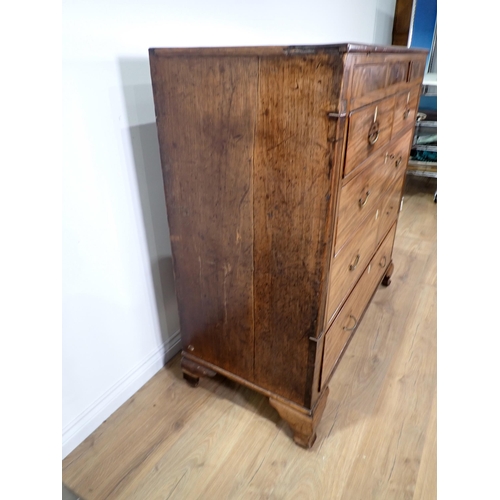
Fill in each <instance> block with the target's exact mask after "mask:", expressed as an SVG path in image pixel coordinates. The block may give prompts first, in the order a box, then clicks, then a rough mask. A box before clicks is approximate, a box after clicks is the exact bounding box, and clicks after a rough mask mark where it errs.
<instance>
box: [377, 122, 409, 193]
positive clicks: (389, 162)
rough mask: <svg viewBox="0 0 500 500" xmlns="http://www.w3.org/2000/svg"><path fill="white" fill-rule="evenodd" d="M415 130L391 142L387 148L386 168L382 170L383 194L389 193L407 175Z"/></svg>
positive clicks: (385, 156)
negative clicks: (395, 183)
mask: <svg viewBox="0 0 500 500" xmlns="http://www.w3.org/2000/svg"><path fill="white" fill-rule="evenodd" d="M412 138H413V129H412V128H410V129H409V130H408V131H407V132H405V133H404V134H403V135H402V136H401V137H400V138H399V139H397V140H395V141H391V142H390V143H389V144H388V145H387V146H386V148H385V155H384V168H383V169H381V170H380V175H381V176H382V177H383V181H382V188H381V189H382V192H385V191H387V190H388V189H389V188H390V187H391V186H392V184H394V182H395V181H396V179H399V178H400V177H401V176H403V175H404V174H405V171H406V166H407V164H408V158H409V156H410V150H411V141H412Z"/></svg>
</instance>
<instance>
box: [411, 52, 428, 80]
mask: <svg viewBox="0 0 500 500" xmlns="http://www.w3.org/2000/svg"><path fill="white" fill-rule="evenodd" d="M426 63H427V57H420V58H414V59H412V60H411V62H410V70H409V74H408V81H409V82H412V81H415V80H416V81H418V82H419V85H420V83H421V81H422V79H423V77H424V71H425V65H426Z"/></svg>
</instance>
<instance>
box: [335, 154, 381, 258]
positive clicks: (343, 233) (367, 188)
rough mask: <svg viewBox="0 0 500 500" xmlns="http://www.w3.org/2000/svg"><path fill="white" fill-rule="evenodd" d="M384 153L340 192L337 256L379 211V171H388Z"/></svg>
mask: <svg viewBox="0 0 500 500" xmlns="http://www.w3.org/2000/svg"><path fill="white" fill-rule="evenodd" d="M385 153H386V150H385V149H383V150H382V151H379V152H377V153H376V154H375V155H374V156H373V157H372V158H371V159H370V160H369V165H368V166H367V167H366V168H364V169H363V171H362V172H360V173H359V175H357V176H356V177H354V179H351V180H349V181H348V182H347V183H346V184H344V186H342V188H341V190H340V200H339V210H338V219H337V236H336V239H335V255H337V254H338V253H339V251H340V250H341V249H342V247H343V246H344V245H345V244H346V243H347V241H348V240H349V238H350V236H351V235H352V234H353V233H354V232H355V231H356V230H357V228H358V227H359V225H360V224H361V223H362V222H363V221H364V220H365V218H366V217H367V216H368V215H369V213H370V212H372V211H373V210H374V209H375V208H378V205H379V198H380V194H381V193H382V188H383V180H384V179H383V176H382V175H380V171H383V170H384V169H385Z"/></svg>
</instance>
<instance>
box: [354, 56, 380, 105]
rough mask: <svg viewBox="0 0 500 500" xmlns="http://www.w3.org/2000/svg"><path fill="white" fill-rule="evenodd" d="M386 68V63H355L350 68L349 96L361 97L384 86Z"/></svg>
mask: <svg viewBox="0 0 500 500" xmlns="http://www.w3.org/2000/svg"><path fill="white" fill-rule="evenodd" d="M387 69H388V68H387V64H384V63H379V62H366V63H364V64H363V63H360V64H356V65H355V66H354V67H353V69H352V86H351V97H352V98H357V97H362V96H365V95H366V94H369V93H370V92H374V91H376V90H380V89H383V88H385V86H386V83H387Z"/></svg>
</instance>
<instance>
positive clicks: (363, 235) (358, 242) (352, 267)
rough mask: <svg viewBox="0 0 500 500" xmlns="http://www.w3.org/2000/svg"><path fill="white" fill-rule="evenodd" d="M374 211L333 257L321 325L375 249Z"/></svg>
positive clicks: (338, 305)
mask: <svg viewBox="0 0 500 500" xmlns="http://www.w3.org/2000/svg"><path fill="white" fill-rule="evenodd" d="M377 217H378V212H377V211H376V210H375V211H373V212H372V213H371V214H370V215H369V216H368V217H367V218H366V219H365V221H364V222H363V224H361V226H360V227H359V229H358V230H357V231H356V233H355V234H354V236H353V237H352V238H351V239H350V240H349V243H347V245H345V247H344V248H343V249H342V250H341V251H340V252H339V254H338V255H336V256H334V254H333V252H332V262H331V264H330V273H329V277H328V295H327V303H326V309H325V326H326V325H328V323H329V322H330V321H331V319H332V318H333V316H334V314H335V313H336V312H337V311H338V309H339V307H340V305H341V304H342V302H343V299H345V297H346V296H347V295H348V293H349V292H350V291H351V289H352V288H353V286H354V284H355V283H356V281H357V280H358V279H359V277H360V276H361V273H362V272H363V270H364V269H365V268H366V266H367V265H368V263H369V262H370V259H371V257H372V255H373V252H374V251H375V247H376V244H377V231H378V220H377Z"/></svg>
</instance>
